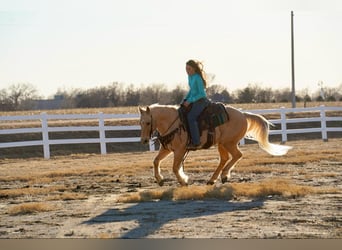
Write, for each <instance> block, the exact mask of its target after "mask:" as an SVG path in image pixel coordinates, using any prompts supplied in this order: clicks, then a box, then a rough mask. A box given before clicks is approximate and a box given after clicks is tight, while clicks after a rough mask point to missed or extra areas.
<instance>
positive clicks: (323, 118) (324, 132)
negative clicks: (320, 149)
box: [319, 105, 328, 141]
mask: <svg viewBox="0 0 342 250" xmlns="http://www.w3.org/2000/svg"><path fill="white" fill-rule="evenodd" d="M319 109H320V116H321V129H322V140H323V141H328V133H327V120H326V116H325V106H324V105H321V106H320V107H319Z"/></svg>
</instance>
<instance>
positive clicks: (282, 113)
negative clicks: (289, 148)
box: [280, 107, 287, 143]
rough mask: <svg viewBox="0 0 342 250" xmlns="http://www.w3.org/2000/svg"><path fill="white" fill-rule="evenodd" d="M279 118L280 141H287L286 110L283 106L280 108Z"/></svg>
mask: <svg viewBox="0 0 342 250" xmlns="http://www.w3.org/2000/svg"><path fill="white" fill-rule="evenodd" d="M280 119H281V122H280V124H281V143H285V142H287V133H286V129H287V128H286V111H285V107H281V108H280Z"/></svg>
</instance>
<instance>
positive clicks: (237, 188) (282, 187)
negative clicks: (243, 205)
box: [232, 179, 318, 198]
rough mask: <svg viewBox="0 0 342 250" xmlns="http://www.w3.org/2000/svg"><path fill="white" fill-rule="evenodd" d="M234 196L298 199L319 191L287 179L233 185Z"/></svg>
mask: <svg viewBox="0 0 342 250" xmlns="http://www.w3.org/2000/svg"><path fill="white" fill-rule="evenodd" d="M232 187H233V190H234V194H235V195H237V196H247V197H259V198H260V197H261V198H264V197H267V196H269V195H279V196H283V197H298V196H305V195H309V194H315V193H317V191H318V190H317V189H316V188H314V187H310V186H303V185H297V184H294V183H291V182H290V181H288V180H285V179H273V180H266V181H262V182H257V183H232Z"/></svg>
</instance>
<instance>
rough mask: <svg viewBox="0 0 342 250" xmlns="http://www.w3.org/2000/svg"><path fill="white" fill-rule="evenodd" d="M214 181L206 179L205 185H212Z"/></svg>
mask: <svg viewBox="0 0 342 250" xmlns="http://www.w3.org/2000/svg"><path fill="white" fill-rule="evenodd" d="M214 183H215V182H214V181H208V182H207V185H214Z"/></svg>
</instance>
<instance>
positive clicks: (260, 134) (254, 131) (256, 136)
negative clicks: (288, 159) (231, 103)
mask: <svg viewBox="0 0 342 250" xmlns="http://www.w3.org/2000/svg"><path fill="white" fill-rule="evenodd" d="M244 115H245V116H246V118H247V122H248V127H247V132H246V135H245V137H246V138H248V139H251V140H255V141H257V142H258V143H259V146H260V148H262V149H263V150H265V151H266V152H267V153H269V154H271V155H285V154H286V153H287V152H288V151H289V150H290V149H291V148H292V147H290V146H285V145H277V144H274V143H270V142H269V141H268V133H269V126H270V125H272V123H270V122H269V121H267V120H266V119H265V118H264V117H263V116H261V115H258V114H252V113H249V112H244Z"/></svg>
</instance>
